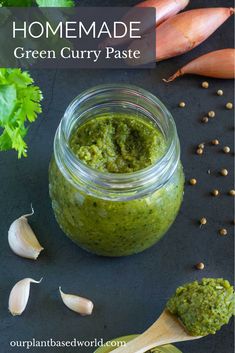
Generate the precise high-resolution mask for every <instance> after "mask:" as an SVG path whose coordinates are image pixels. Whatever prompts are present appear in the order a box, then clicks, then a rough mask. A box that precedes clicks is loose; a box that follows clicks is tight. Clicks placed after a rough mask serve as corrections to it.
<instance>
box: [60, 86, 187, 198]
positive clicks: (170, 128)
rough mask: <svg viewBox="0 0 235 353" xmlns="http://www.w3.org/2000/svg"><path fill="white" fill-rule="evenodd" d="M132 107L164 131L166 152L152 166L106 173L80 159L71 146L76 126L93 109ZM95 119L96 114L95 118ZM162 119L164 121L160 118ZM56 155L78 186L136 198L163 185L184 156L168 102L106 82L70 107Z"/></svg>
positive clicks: (111, 194)
mask: <svg viewBox="0 0 235 353" xmlns="http://www.w3.org/2000/svg"><path fill="white" fill-rule="evenodd" d="M119 104H121V106H122V107H123V108H124V109H125V108H127V107H128V108H130V107H132V109H133V111H134V110H135V111H136V110H137V111H138V112H140V111H141V114H142V115H145V117H146V119H149V120H152V122H153V123H154V124H156V126H157V127H158V128H159V129H160V130H161V132H162V133H163V135H164V138H165V142H166V150H165V154H164V155H163V156H161V157H160V158H159V159H157V160H156V161H155V162H154V163H153V164H151V165H150V166H148V167H146V168H143V169H140V170H138V171H134V172H130V173H110V172H103V171H99V170H97V169H94V168H92V167H90V166H89V165H87V164H85V163H84V162H83V161H82V160H80V159H79V158H78V157H77V156H76V155H75V154H74V152H73V151H72V149H71V148H70V146H69V139H70V136H71V132H72V131H73V129H74V127H75V125H77V124H78V122H80V124H82V121H83V120H84V119H86V117H87V115H89V114H91V115H92V111H93V109H98V110H100V109H106V108H107V105H108V106H109V107H110V106H112V105H113V107H118V106H119ZM91 119H92V117H91ZM159 119H161V121H160V120H159ZM54 154H55V158H56V160H57V164H58V165H59V166H60V169H61V171H62V172H63V174H64V176H65V177H66V178H68V179H69V180H70V182H72V183H73V184H74V186H76V187H78V188H83V189H85V190H86V192H87V193H90V194H92V195H96V196H97V194H98V193H99V192H100V193H101V194H102V197H103V198H107V199H111V198H116V199H123V197H124V198H125V197H126V198H127V199H131V198H136V197H139V196H140V195H145V194H147V193H150V192H152V191H153V190H154V189H155V190H156V189H158V188H161V187H162V185H164V184H165V183H166V182H167V181H168V180H169V179H170V177H171V176H172V175H173V173H174V171H175V169H176V167H177V165H178V162H179V158H180V146H179V140H178V135H177V130H176V126H175V122H174V119H173V117H172V115H171V114H170V112H169V111H168V109H167V108H166V107H165V105H164V104H163V103H162V102H161V101H160V100H159V99H158V98H157V97H155V96H154V95H153V94H152V93H150V92H148V91H146V90H144V89H142V88H139V87H137V86H134V85H123V84H106V85H99V86H96V87H93V88H91V89H89V90H86V91H85V92H83V93H81V94H80V95H78V96H77V97H76V98H75V99H74V100H73V101H72V102H71V103H70V105H69V106H68V108H67V109H66V111H65V114H64V116H63V118H62V120H61V122H60V125H59V127H58V129H57V132H56V135H55V140H54Z"/></svg>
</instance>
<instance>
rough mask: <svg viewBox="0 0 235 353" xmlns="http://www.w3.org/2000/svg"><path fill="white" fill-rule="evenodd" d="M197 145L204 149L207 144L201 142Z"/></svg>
mask: <svg viewBox="0 0 235 353" xmlns="http://www.w3.org/2000/svg"><path fill="white" fill-rule="evenodd" d="M197 147H198V148H201V149H204V148H205V144H204V143H199V145H198V146H197Z"/></svg>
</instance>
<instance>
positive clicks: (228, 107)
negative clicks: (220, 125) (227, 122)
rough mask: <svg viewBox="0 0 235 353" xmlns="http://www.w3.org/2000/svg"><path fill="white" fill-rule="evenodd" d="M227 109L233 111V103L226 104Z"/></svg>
mask: <svg viewBox="0 0 235 353" xmlns="http://www.w3.org/2000/svg"><path fill="white" fill-rule="evenodd" d="M226 108H227V109H229V110H230V109H233V103H231V102H228V103H227V104H226Z"/></svg>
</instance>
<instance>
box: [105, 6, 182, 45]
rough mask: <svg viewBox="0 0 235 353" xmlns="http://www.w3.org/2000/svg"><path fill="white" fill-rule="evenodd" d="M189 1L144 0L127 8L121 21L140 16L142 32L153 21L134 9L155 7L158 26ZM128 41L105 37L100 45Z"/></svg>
mask: <svg viewBox="0 0 235 353" xmlns="http://www.w3.org/2000/svg"><path fill="white" fill-rule="evenodd" d="M188 3H189V0H145V1H142V2H140V3H139V4H137V5H136V6H134V7H133V8H132V9H131V10H129V11H128V12H127V13H126V15H125V16H123V18H122V21H123V22H124V23H128V22H130V21H133V19H135V20H137V17H139V16H141V17H140V20H141V24H142V32H141V33H140V34H144V33H146V32H148V31H150V30H152V29H153V27H154V26H153V23H151V21H149V16H148V14H146V15H145V16H144V15H143V14H140V13H139V12H137V11H136V9H138V8H148V7H152V8H155V9H156V20H155V26H158V25H159V24H160V23H162V22H163V21H165V20H166V19H168V18H169V17H171V16H174V15H176V14H177V13H178V12H180V11H182V10H183V9H184V8H185V7H186V6H187V5H188ZM128 41H129V38H107V39H106V40H105V41H103V42H102V44H101V45H100V47H102V48H103V47H105V46H107V45H113V46H117V45H123V44H125V43H127V42H128Z"/></svg>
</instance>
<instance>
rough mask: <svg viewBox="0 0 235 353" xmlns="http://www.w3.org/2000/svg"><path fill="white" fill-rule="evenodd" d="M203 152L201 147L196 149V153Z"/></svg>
mask: <svg viewBox="0 0 235 353" xmlns="http://www.w3.org/2000/svg"><path fill="white" fill-rule="evenodd" d="M203 152H204V151H203V149H202V148H198V149H197V151H196V153H197V154H198V155H202V154H203Z"/></svg>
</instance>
